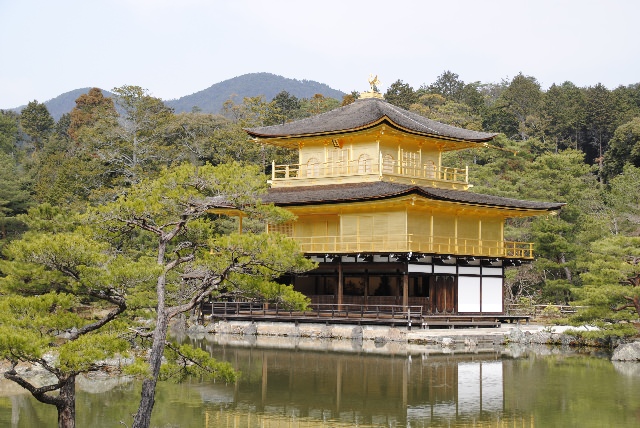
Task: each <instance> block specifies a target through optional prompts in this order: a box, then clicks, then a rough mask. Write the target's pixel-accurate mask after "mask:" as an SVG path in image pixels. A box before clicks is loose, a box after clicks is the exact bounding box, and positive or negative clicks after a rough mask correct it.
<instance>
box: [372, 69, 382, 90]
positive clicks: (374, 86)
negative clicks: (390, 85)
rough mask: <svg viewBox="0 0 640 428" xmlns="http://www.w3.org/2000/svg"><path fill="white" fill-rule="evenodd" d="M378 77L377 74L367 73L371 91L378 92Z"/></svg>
mask: <svg viewBox="0 0 640 428" xmlns="http://www.w3.org/2000/svg"><path fill="white" fill-rule="evenodd" d="M381 83H382V82H380V79H378V75H377V74H376V75H375V76H374V75H373V74H372V73H369V85H371V92H380V91H379V90H378V85H380V84H381Z"/></svg>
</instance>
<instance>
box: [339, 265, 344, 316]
mask: <svg viewBox="0 0 640 428" xmlns="http://www.w3.org/2000/svg"><path fill="white" fill-rule="evenodd" d="M343 283H344V281H343V278H342V258H340V261H339V262H338V306H339V307H342V294H343V292H344V284H343Z"/></svg>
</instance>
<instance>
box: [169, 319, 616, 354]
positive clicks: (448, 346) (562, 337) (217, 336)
mask: <svg viewBox="0 0 640 428" xmlns="http://www.w3.org/2000/svg"><path fill="white" fill-rule="evenodd" d="M569 328H570V327H568V326H553V327H550V326H543V325H539V324H529V325H523V324H502V326H501V327H499V328H457V329H428V330H424V329H411V330H409V329H408V328H407V327H389V326H371V325H364V326H360V325H355V324H353V325H345V324H339V325H331V324H329V325H327V324H321V323H317V324H316V323H308V324H307V323H305V324H297V325H296V324H295V323H287V322H252V321H216V322H214V323H211V324H208V325H206V326H203V325H193V326H191V327H189V328H187V329H186V330H177V331H176V330H174V331H172V335H174V337H176V338H179V339H180V338H183V339H186V338H188V339H192V340H193V339H195V340H207V341H210V342H213V343H218V344H221V345H226V346H242V347H259V348H279V349H298V350H315V351H322V352H356V353H359V352H364V353H372V354H390V355H412V354H422V355H427V354H428V355H433V354H464V353H474V354H477V353H485V352H486V353H492V354H495V353H506V354H508V355H512V356H518V355H521V354H522V353H523V352H526V350H527V349H529V348H531V347H534V348H549V347H554V346H555V347H556V348H558V347H559V348H560V352H567V353H572V352H574V351H575V350H577V349H579V348H585V347H589V348H594V349H593V350H594V351H595V350H600V351H603V352H609V351H610V350H611V349H612V348H613V346H612V344H611V343H605V342H604V341H602V342H601V343H600V342H595V343H586V342H583V341H582V342H581V341H579V340H577V339H576V337H574V336H570V335H567V334H564V332H565V331H566V330H568V329H569ZM615 345H617V344H615ZM537 352H543V353H547V352H548V351H544V350H543V349H538V350H537Z"/></svg>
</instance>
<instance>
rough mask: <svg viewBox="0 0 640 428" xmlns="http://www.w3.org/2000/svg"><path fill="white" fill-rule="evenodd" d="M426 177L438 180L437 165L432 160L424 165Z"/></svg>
mask: <svg viewBox="0 0 640 428" xmlns="http://www.w3.org/2000/svg"><path fill="white" fill-rule="evenodd" d="M424 172H425V177H427V178H436V164H435V163H433V161H432V160H428V161H426V162H425V163H424Z"/></svg>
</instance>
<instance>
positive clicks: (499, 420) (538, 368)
mask: <svg viewBox="0 0 640 428" xmlns="http://www.w3.org/2000/svg"><path fill="white" fill-rule="evenodd" d="M196 343H197V344H198V345H199V346H201V347H203V348H204V349H208V350H210V352H211V353H212V354H213V355H215V356H216V357H218V358H219V359H222V360H226V361H229V362H231V363H232V364H233V365H234V366H235V367H236V369H237V370H239V371H240V372H241V376H240V379H239V381H238V382H237V383H236V384H233V385H225V384H220V383H213V382H200V381H196V380H192V381H190V382H186V383H182V384H172V383H162V384H161V386H160V389H159V391H158V394H157V397H156V406H155V409H154V418H153V422H152V425H153V426H156V427H261V428H267V427H338V426H361V427H367V426H376V427H383V426H384V427H409V426H411V427H427V426H434V427H436V426H437V427H638V426H640V364H634V363H627V364H618V365H614V364H613V363H612V362H611V361H609V360H608V359H607V358H603V357H594V356H589V355H577V354H566V353H553V352H546V354H547V355H543V354H541V353H540V352H539V351H537V352H533V351H530V352H524V353H522V354H521V355H520V356H519V357H518V358H514V357H512V356H508V354H505V353H504V352H501V351H494V352H490V351H489V352H478V351H475V352H453V353H448V354H443V353H435V354H434V353H413V352H404V353H403V352H400V353H395V354H394V353H387V354H385V353H384V352H382V353H378V354H375V355H372V354H370V353H365V352H353V351H352V352H326V351H325V352H320V351H311V350H301V349H299V348H297V349H266V348H259V347H255V346H252V345H251V344H245V345H244V346H230V345H221V344H216V343H212V342H207V341H199V342H196ZM96 385H97V386H98V387H97V388H96ZM78 389H79V390H78V401H77V426H78V427H123V426H128V425H130V423H131V416H130V415H131V414H132V413H134V412H135V409H136V407H137V403H138V399H139V392H140V385H139V383H138V382H133V381H127V380H115V379H111V380H109V381H103V382H98V383H94V384H93V385H85V384H83V383H80V384H79V385H78ZM87 389H89V390H91V391H92V392H87ZM16 392H19V389H16V388H12V386H11V385H8V384H7V381H2V383H0V426H1V427H56V425H57V424H56V413H55V411H54V410H53V409H52V408H51V406H46V405H43V404H40V403H37V402H36V401H35V400H33V399H32V398H31V397H30V396H29V395H27V394H24V393H16ZM121 421H122V422H124V423H125V424H126V425H124V424H122V423H121Z"/></svg>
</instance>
